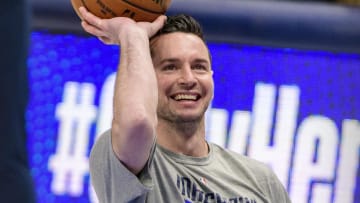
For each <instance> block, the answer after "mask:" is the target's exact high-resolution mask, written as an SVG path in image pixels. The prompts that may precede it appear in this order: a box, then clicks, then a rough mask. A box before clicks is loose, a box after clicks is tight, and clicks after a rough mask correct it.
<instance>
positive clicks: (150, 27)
mask: <svg viewBox="0 0 360 203" xmlns="http://www.w3.org/2000/svg"><path fill="white" fill-rule="evenodd" d="M79 11H80V14H81V17H82V22H81V25H82V27H83V28H84V30H85V31H86V32H88V33H90V34H92V35H94V36H96V37H98V38H99V39H100V40H101V41H102V42H103V43H105V44H120V41H121V37H122V36H123V35H126V34H127V33H126V30H128V28H136V29H139V31H143V32H145V34H146V35H147V36H148V37H149V38H150V37H152V36H153V35H155V34H156V32H157V31H158V30H159V29H161V28H162V26H163V25H164V22H165V20H166V16H164V15H161V16H159V17H158V18H157V19H155V21H154V22H152V23H150V22H135V21H134V20H132V19H131V18H128V17H115V18H111V19H101V18H99V17H96V16H95V15H93V14H92V13H90V12H88V11H87V10H86V9H85V8H84V7H80V8H79Z"/></svg>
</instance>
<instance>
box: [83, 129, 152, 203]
mask: <svg viewBox="0 0 360 203" xmlns="http://www.w3.org/2000/svg"><path fill="white" fill-rule="evenodd" d="M154 147H155V146H153V148H154ZM153 151H154V149H152V152H151V158H150V159H149V161H148V163H147V164H146V166H145V167H144V169H143V170H142V171H141V173H140V174H139V175H138V176H136V175H134V174H133V173H131V172H130V171H129V170H128V169H127V168H126V167H125V166H124V165H123V164H122V163H121V162H120V161H119V159H118V158H117V157H116V155H115V153H114V151H113V149H112V145H111V131H110V130H108V131H106V132H105V133H104V134H102V135H101V136H100V137H99V139H98V140H97V141H96V143H95V145H94V146H93V148H92V150H91V153H90V160H89V164H90V179H91V182H92V185H93V187H94V190H95V193H96V195H97V197H98V199H99V201H100V202H101V203H105V202H106V203H115V202H116V203H118V202H131V201H132V200H134V199H137V198H139V197H141V196H144V194H146V193H147V192H148V191H149V190H150V189H151V188H152V180H151V175H150V164H151V160H152V156H153Z"/></svg>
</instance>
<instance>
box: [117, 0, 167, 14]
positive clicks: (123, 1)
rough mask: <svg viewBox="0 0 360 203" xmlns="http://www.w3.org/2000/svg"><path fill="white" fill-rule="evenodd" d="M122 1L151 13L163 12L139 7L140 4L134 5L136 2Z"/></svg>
mask: <svg viewBox="0 0 360 203" xmlns="http://www.w3.org/2000/svg"><path fill="white" fill-rule="evenodd" d="M123 2H125V3H127V4H129V5H131V6H133V7H135V8H138V9H140V10H143V11H146V12H149V13H153V14H164V13H163V12H157V11H152V10H149V9H146V8H143V7H140V6H138V5H136V4H133V3H131V2H130V1H128V0H123Z"/></svg>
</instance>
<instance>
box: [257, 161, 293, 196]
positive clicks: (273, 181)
mask: <svg viewBox="0 0 360 203" xmlns="http://www.w3.org/2000/svg"><path fill="white" fill-rule="evenodd" d="M266 176H267V179H266V181H265V182H264V183H263V184H264V185H263V187H264V190H265V191H266V193H267V196H268V197H269V199H270V201H271V202H281V203H291V200H290V198H289V195H288V193H287V191H286V190H285V188H284V186H283V184H282V183H281V182H280V180H279V179H278V177H277V176H276V175H275V173H274V172H273V171H272V170H271V169H270V168H269V167H267V175H266Z"/></svg>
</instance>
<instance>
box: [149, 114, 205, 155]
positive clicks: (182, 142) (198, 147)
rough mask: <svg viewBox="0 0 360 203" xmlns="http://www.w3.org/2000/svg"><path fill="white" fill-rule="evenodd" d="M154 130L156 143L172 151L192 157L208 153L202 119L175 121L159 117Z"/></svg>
mask: <svg viewBox="0 0 360 203" xmlns="http://www.w3.org/2000/svg"><path fill="white" fill-rule="evenodd" d="M156 130H157V143H158V144H159V145H161V146H162V147H164V148H166V149H168V150H170V151H172V152H174V153H178V154H184V155H187V156H194V157H203V156H206V155H207V154H208V146H207V144H206V141H205V123H204V120H201V121H199V122H177V123H175V122H169V121H165V120H161V119H159V123H158V126H157V129H156Z"/></svg>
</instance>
